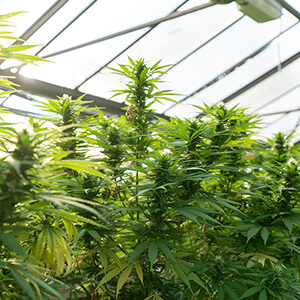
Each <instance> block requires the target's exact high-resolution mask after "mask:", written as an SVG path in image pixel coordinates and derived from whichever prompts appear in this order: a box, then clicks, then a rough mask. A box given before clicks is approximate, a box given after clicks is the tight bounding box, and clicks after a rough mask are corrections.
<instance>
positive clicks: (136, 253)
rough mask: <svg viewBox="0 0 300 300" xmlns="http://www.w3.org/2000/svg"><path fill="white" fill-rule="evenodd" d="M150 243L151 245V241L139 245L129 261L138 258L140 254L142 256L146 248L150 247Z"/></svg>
mask: <svg viewBox="0 0 300 300" xmlns="http://www.w3.org/2000/svg"><path fill="white" fill-rule="evenodd" d="M149 243H150V241H146V242H143V243H141V244H139V245H137V246H136V247H135V249H134V251H133V253H132V255H131V257H130V258H129V261H131V260H133V259H135V258H137V257H138V256H139V255H140V254H142V253H143V252H144V251H145V250H146V248H147V247H148V245H149Z"/></svg>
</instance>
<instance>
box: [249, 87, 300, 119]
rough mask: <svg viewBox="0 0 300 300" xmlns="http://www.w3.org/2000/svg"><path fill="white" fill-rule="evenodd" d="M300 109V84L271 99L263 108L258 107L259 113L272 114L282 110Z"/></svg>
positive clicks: (257, 111)
mask: <svg viewBox="0 0 300 300" xmlns="http://www.w3.org/2000/svg"><path fill="white" fill-rule="evenodd" d="M296 109H300V84H298V85H297V86H296V87H294V88H292V89H290V90H288V91H287V92H285V93H284V94H283V95H280V96H279V97H277V98H275V99H274V100H273V101H272V100H271V101H270V102H269V103H268V104H267V105H265V106H264V107H262V108H261V109H256V110H255V112H256V113H258V114H270V113H275V112H280V111H287V110H296Z"/></svg>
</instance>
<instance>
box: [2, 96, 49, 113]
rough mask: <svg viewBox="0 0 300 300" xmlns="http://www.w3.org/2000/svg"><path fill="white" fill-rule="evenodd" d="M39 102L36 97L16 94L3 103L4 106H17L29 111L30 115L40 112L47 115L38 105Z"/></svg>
mask: <svg viewBox="0 0 300 300" xmlns="http://www.w3.org/2000/svg"><path fill="white" fill-rule="evenodd" d="M36 104H37V102H36V100H34V99H31V100H29V99H25V98H23V97H20V96H18V95H16V94H13V95H11V96H10V97H9V98H7V100H6V101H5V102H4V103H3V104H2V105H3V107H8V108H16V109H19V110H22V111H24V112H28V116H30V115H31V114H40V115H45V112H44V111H43V110H42V109H41V108H39V107H37V106H36Z"/></svg>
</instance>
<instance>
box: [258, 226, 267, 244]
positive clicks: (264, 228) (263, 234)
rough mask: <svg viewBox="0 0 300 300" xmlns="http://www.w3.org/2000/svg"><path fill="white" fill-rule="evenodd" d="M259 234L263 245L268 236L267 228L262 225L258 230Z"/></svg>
mask: <svg viewBox="0 0 300 300" xmlns="http://www.w3.org/2000/svg"><path fill="white" fill-rule="evenodd" d="M260 235H261V237H262V239H263V240H264V243H265V245H266V244H267V240H268V238H269V230H268V229H267V228H266V227H263V228H262V229H261V231H260Z"/></svg>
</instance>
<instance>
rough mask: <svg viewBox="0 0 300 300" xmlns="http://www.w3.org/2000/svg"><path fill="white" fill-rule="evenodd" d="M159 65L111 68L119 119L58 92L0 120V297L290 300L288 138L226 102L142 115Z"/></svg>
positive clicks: (298, 264) (294, 292)
mask: <svg viewBox="0 0 300 300" xmlns="http://www.w3.org/2000/svg"><path fill="white" fill-rule="evenodd" d="M163 69H164V67H162V66H160V62H158V63H156V64H154V65H153V66H152V67H149V66H147V64H146V63H145V62H144V60H143V59H140V60H137V61H134V60H132V59H129V64H128V65H119V69H113V71H114V72H115V73H117V74H118V75H121V76H123V77H125V78H126V80H127V84H126V87H125V89H124V90H120V91H117V94H119V95H123V96H124V99H125V100H126V101H127V104H128V105H127V107H126V108H125V111H124V116H121V117H118V118H117V117H107V116H105V115H104V113H103V112H102V111H101V110H100V109H98V108H95V109H94V111H93V112H94V114H91V112H89V114H88V115H87V114H86V110H87V109H89V108H88V107H87V106H88V105H87V104H88V103H89V102H88V101H85V100H84V99H83V98H79V99H71V98H70V97H69V96H64V97H58V99H57V100H54V99H48V100H45V101H42V102H41V103H40V106H41V107H43V108H44V109H45V110H46V111H48V112H51V113H52V114H53V116H51V117H48V118H44V119H41V120H34V119H32V118H31V119H30V120H29V125H30V126H29V129H27V130H24V131H21V132H17V131H16V130H15V129H13V128H11V126H8V124H4V123H3V124H2V125H3V126H2V127H1V131H0V135H1V144H0V146H1V148H0V149H1V151H2V152H3V153H5V155H4V158H3V159H2V160H1V161H0V170H1V174H0V200H1V201H2V203H4V204H5V206H4V205H3V207H4V209H2V210H0V215H1V221H2V223H1V227H0V240H1V244H0V247H1V250H2V256H0V258H1V260H0V267H1V271H0V290H1V293H2V294H1V293H0V294H1V296H0V299H3V300H4V299H5V300H6V299H8V300H10V299H34V300H37V299H49V298H50V295H55V296H57V297H60V299H63V297H65V298H68V299H86V298H89V299H93V300H99V299H124V300H125V299H126V300H127V299H137V300H151V299H163V300H169V299H170V300H174V299H187V300H189V299H190V300H196V299H199V300H214V299H218V300H227V299H228V300H229V299H233V300H241V299H246V300H251V299H259V300H270V299H274V300H275V299H282V300H286V299H294V300H296V299H299V294H300V286H299V269H300V255H299V253H300V251H299V249H300V248H299V247H300V245H299V231H300V221H299V214H300V207H299V196H300V195H299V190H300V165H299V157H300V149H299V145H292V143H291V141H290V140H291V138H292V135H290V136H284V134H282V133H278V134H277V135H276V136H275V137H274V138H273V139H264V140H259V139H258V137H257V136H256V135H255V131H256V130H257V128H258V127H259V122H258V121H257V120H256V119H257V116H252V115H248V114H247V113H246V109H244V108H239V107H232V108H228V107H226V106H225V105H222V104H221V105H214V106H212V107H209V106H207V105H204V106H203V107H196V108H197V109H198V110H199V113H200V114H201V116H202V117H201V118H196V119H181V118H178V117H174V118H169V119H168V120H167V119H163V118H158V117H156V115H155V111H154V110H153V109H152V107H153V106H152V105H153V103H155V101H162V100H170V97H172V95H173V93H172V92H171V91H159V89H158V87H159V82H160V75H162V74H163V73H164V72H163ZM49 122H51V126H49ZM11 135H13V136H14V139H11V138H9V136H11ZM8 203H10V205H7V204H8ZM64 291H67V292H68V296H61V293H62V292H64ZM2 295H4V296H2ZM1 297H2V298H1Z"/></svg>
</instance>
